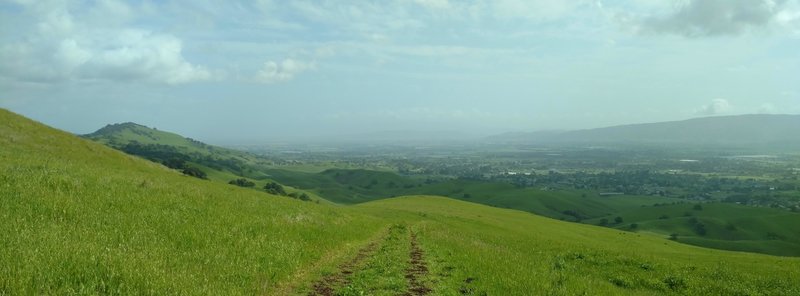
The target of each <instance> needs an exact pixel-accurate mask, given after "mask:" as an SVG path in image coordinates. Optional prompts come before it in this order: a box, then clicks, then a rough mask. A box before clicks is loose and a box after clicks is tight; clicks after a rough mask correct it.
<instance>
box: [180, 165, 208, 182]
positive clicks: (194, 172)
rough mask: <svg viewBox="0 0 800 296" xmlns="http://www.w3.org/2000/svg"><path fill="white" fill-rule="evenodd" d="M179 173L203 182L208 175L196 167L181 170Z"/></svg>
mask: <svg viewBox="0 0 800 296" xmlns="http://www.w3.org/2000/svg"><path fill="white" fill-rule="evenodd" d="M181 172H182V173H183V174H184V175H187V176H192V177H195V178H199V179H204V180H206V179H208V175H206V172H204V171H203V170H201V169H198V168H196V167H187V168H185V169H183V170H182V171H181Z"/></svg>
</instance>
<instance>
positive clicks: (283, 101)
mask: <svg viewBox="0 0 800 296" xmlns="http://www.w3.org/2000/svg"><path fill="white" fill-rule="evenodd" d="M0 107H2V108H6V109H9V110H11V111H13V112H17V113H20V114H23V115H25V116H28V117H30V118H33V119H35V120H38V121H41V122H43V123H45V124H48V125H51V126H54V127H56V128H59V129H63V130H66V131H70V132H73V133H80V134H82V133H89V132H92V131H94V130H96V129H98V128H100V127H102V126H104V125H106V124H109V123H117V122H128V121H131V122H136V123H140V124H144V125H147V126H151V127H156V128H159V129H162V130H168V131H173V132H178V133H180V134H182V135H185V136H189V137H192V138H196V139H200V140H204V141H207V142H210V143H227V144H252V143H269V142H273V141H284V140H298V139H314V138H329V137H337V136H341V135H358V134H362V133H363V134H367V133H375V132H381V131H445V132H454V133H463V134H469V135H489V134H494V133H502V132H509V131H537V130H565V129H581V128H593V127H603V126H611V125H618V124H627V123H642V122H657V121H668V120H681V119H687V118H693V117H701V116H717V115H734V114H750V113H782V114H786V113H789V114H798V113H800V0H629V1H623V0H618V1H611V0H605V1H603V0H600V1H582V0H575V1H563V0H528V1H524V0H472V1H470V0H464V1H455V0H381V1H345V0H337V1H333V0H331V1H327V0H320V1H291V0H274V1H273V0H260V1H237V0H229V1H205V0H192V1H155V0H150V1H116V0H105V1H58V0H53V1H51V0H11V1H9V0H0Z"/></svg>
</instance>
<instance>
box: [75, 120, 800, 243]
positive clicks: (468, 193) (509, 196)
mask: <svg viewBox="0 0 800 296" xmlns="http://www.w3.org/2000/svg"><path fill="white" fill-rule="evenodd" d="M85 137H86V138H89V139H93V140H95V141H98V142H100V143H104V144H106V145H109V146H111V147H114V148H116V149H120V150H122V151H125V152H128V153H133V154H135V155H140V156H143V157H145V158H148V159H151V160H154V161H156V162H160V163H163V162H164V161H165V160H168V159H170V158H175V157H178V158H182V159H185V160H187V161H189V163H190V164H191V165H196V166H199V167H201V168H202V169H203V170H204V171H206V172H208V173H209V176H210V178H211V179H212V180H216V181H220V183H227V182H228V181H229V180H231V179H234V178H238V177H240V176H244V177H249V178H251V180H253V182H254V183H256V184H257V185H258V186H255V187H254V188H255V189H260V188H261V187H262V186H263V185H262V184H265V183H266V182H272V181H277V182H279V183H281V184H284V185H286V186H287V188H289V191H290V192H300V193H308V194H310V195H311V196H313V197H314V199H316V200H320V201H330V202H333V203H338V204H345V205H352V204H358V203H364V202H370V201H376V200H381V199H386V198H390V197H395V196H402V195H437V196H446V197H450V198H454V199H460V200H464V201H468V202H474V203H479V204H484V205H489V206H493V207H500V208H508V209H515V210H521V211H526V212H530V213H534V214H537V215H542V216H546V217H550V218H554V219H561V220H566V221H575V222H581V223H588V224H594V225H598V224H601V225H604V226H608V227H614V228H618V229H622V230H625V231H646V232H651V233H655V234H658V235H661V236H662V237H668V236H670V235H671V234H673V233H675V234H678V235H679V236H680V238H679V239H678V241H679V242H682V243H688V244H693V245H698V246H703V247H711V248H717V249H724V250H736V251H748V252H759V253H766V254H772V255H783V256H800V232H792V231H788V232H787V231H783V230H780V228H782V227H783V225H787V224H797V223H800V215H798V214H797V213H788V212H786V211H783V210H778V209H770V208H754V207H749V206H742V205H731V204H727V205H722V204H706V206H707V207H709V208H710V209H713V208H718V207H723V208H728V209H729V210H730V211H705V212H698V213H697V214H698V217H699V218H702V219H703V222H702V224H703V225H704V226H707V227H708V229H707V231H706V232H705V233H703V234H702V235H701V234H698V233H696V232H695V231H693V230H692V225H688V224H687V220H688V219H689V218H686V217H685V213H686V212H687V211H686V210H685V209H684V208H691V207H692V204H691V203H689V204H686V201H684V200H680V199H671V198H664V197H654V196H635V195H625V196H616V197H598V196H597V195H596V193H592V192H584V191H575V190H573V191H543V190H539V189H536V188H520V187H517V186H514V185H511V184H508V183H495V182H487V181H480V180H466V179H442V180H429V179H425V178H420V177H410V176H401V175H398V174H396V173H393V172H383V171H372V170H365V169H328V170H324V171H322V172H318V173H310V172H300V171H291V170H285V169H275V168H273V167H271V166H268V165H266V164H265V163H264V161H265V160H264V159H261V158H259V157H258V156H254V155H251V154H248V153H244V152H239V151H236V150H231V149H226V148H220V147H214V146H211V145H206V144H203V143H200V142H197V141H194V140H191V139H188V138H184V137H182V136H180V135H177V134H173V133H168V132H164V131H159V130H155V129H152V128H148V127H145V126H142V125H137V124H133V123H124V124H116V125H109V126H107V127H105V128H103V129H100V130H99V131H98V132H95V133H93V134H90V135H87V136H85ZM142 145H146V146H144V147H151V148H149V150H148V149H143V148H139V147H142ZM131 146H133V147H137V149H138V150H131V148H130V147H131ZM153 151H155V152H157V153H153ZM164 152H170V154H164ZM231 165H232V167H231ZM243 168H246V170H245V169H243ZM667 203H676V204H678V205H671V206H655V205H661V204H667ZM673 208H674V209H680V210H673ZM676 211H679V213H676ZM688 212H689V213H694V212H693V211H688ZM734 212H735V213H740V214H741V215H744V216H748V217H750V219H754V220H758V221H759V223H749V222H743V221H739V220H740V219H739V218H738V217H737V216H735V215H729V214H728V213H734ZM641 213H649V214H648V215H642V214H641ZM662 216H668V217H669V218H668V219H659V218H660V217H662ZM616 217H621V218H623V221H624V223H601V220H602V219H605V220H606V221H614V219H615V218H616ZM772 217H780V219H776V220H772ZM632 224H635V225H636V226H637V228H636V229H631V228H630V227H631V225H632ZM729 224H735V225H736V229H735V230H728V229H727V227H728V225H729Z"/></svg>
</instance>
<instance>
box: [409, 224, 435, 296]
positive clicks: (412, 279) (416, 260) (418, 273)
mask: <svg viewBox="0 0 800 296" xmlns="http://www.w3.org/2000/svg"><path fill="white" fill-rule="evenodd" d="M409 257H410V258H409V263H410V266H409V267H408V268H407V269H406V280H407V281H408V291H407V292H406V293H405V294H404V295H407V296H422V295H427V294H428V293H430V292H431V289H430V288H428V287H427V286H425V283H423V282H422V278H424V277H425V276H426V275H427V274H428V264H427V263H425V252H424V251H422V248H420V247H419V243H418V242H417V233H416V232H414V231H413V230H412V231H411V251H410V252H409Z"/></svg>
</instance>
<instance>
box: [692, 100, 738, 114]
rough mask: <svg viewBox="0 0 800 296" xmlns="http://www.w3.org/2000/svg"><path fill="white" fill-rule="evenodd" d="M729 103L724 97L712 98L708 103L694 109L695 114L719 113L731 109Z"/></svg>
mask: <svg viewBox="0 0 800 296" xmlns="http://www.w3.org/2000/svg"><path fill="white" fill-rule="evenodd" d="M731 107H732V106H731V104H730V103H729V102H728V100H725V99H714V100H711V102H710V103H708V104H707V105H704V106H702V107H700V108H698V109H696V110H695V114H697V115H707V116H709V115H719V114H724V113H727V112H728V111H730V110H731Z"/></svg>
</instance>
